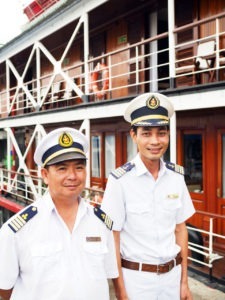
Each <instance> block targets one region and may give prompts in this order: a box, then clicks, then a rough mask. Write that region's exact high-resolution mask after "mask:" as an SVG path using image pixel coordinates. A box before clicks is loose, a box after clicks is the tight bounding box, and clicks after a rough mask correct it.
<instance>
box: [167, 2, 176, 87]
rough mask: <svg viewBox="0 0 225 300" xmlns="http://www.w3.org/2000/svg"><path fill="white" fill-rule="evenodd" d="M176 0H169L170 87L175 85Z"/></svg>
mask: <svg viewBox="0 0 225 300" xmlns="http://www.w3.org/2000/svg"><path fill="white" fill-rule="evenodd" d="M174 11H175V6H174V0H168V32H169V77H170V88H174V87H175V75H176V72H175V51H176V49H175V35H174V32H173V31H174V26H175V25H174V24H175V17H174Z"/></svg>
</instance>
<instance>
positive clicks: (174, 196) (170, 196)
mask: <svg viewBox="0 0 225 300" xmlns="http://www.w3.org/2000/svg"><path fill="white" fill-rule="evenodd" d="M178 197H179V195H178V194H170V195H168V196H167V198H169V199H177V198H178Z"/></svg>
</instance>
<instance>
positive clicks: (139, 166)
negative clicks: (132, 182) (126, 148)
mask: <svg viewBox="0 0 225 300" xmlns="http://www.w3.org/2000/svg"><path fill="white" fill-rule="evenodd" d="M132 162H133V163H134V164H135V167H136V175H137V176H141V175H143V174H147V173H149V171H148V170H147V168H146V166H145V165H144V163H143V161H142V159H141V157H140V154H139V153H138V154H137V155H136V157H135V158H134V159H133V160H132ZM166 170H167V169H166V166H165V163H164V161H163V160H162V159H160V170H159V177H161V176H162V175H163V174H164V173H165V172H166Z"/></svg>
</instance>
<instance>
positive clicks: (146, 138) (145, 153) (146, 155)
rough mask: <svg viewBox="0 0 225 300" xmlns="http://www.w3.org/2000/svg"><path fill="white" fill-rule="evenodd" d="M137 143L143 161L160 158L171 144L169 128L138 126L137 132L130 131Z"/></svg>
mask: <svg viewBox="0 0 225 300" xmlns="http://www.w3.org/2000/svg"><path fill="white" fill-rule="evenodd" d="M130 134H131V137H132V139H133V141H134V143H136V144H137V146H138V150H139V153H140V156H141V158H142V160H143V161H147V160H158V159H159V158H160V157H162V156H163V154H164V153H165V152H166V150H167V148H168V144H169V130H168V128H167V127H166V126H162V127H138V128H137V132H136V133H135V132H134V131H133V130H131V132H130Z"/></svg>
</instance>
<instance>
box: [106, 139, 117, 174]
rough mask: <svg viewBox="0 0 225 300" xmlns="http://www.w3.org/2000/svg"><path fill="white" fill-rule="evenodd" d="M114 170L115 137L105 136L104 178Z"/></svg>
mask: <svg viewBox="0 0 225 300" xmlns="http://www.w3.org/2000/svg"><path fill="white" fill-rule="evenodd" d="M114 169H115V136H114V135H106V137H105V177H106V178H108V177H109V173H110V172H111V171H112V170H114Z"/></svg>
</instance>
